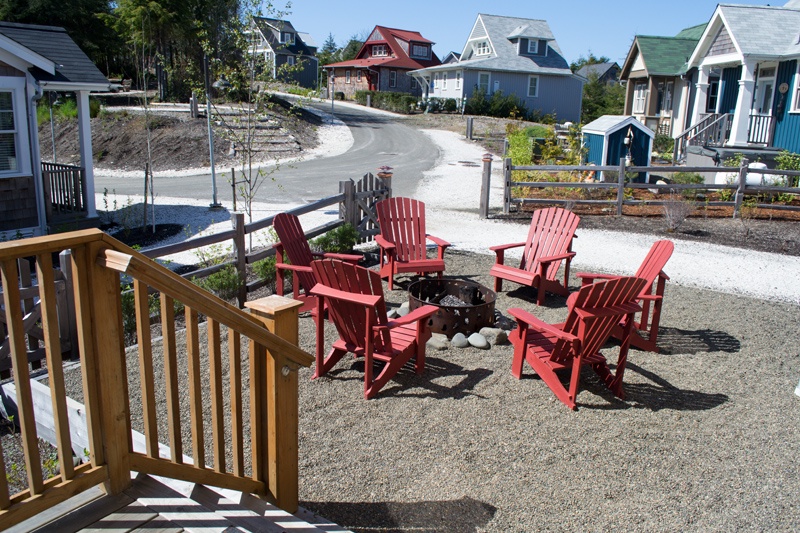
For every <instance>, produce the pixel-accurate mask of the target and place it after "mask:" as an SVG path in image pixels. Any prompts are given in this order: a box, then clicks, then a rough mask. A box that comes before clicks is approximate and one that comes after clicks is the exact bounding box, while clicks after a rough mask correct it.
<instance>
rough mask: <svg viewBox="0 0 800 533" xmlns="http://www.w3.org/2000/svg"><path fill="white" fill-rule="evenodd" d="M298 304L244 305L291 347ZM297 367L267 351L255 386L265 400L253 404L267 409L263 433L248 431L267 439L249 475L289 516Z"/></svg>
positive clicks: (294, 475)
mask: <svg viewBox="0 0 800 533" xmlns="http://www.w3.org/2000/svg"><path fill="white" fill-rule="evenodd" d="M302 305H303V304H302V303H301V302H298V301H296V300H291V299H289V298H284V297H283V296H278V295H275V294H273V295H272V296H268V297H266V298H261V299H259V300H255V301H253V302H247V304H246V306H247V307H248V308H249V309H250V313H251V314H252V315H253V316H255V317H256V318H257V319H258V320H260V321H261V322H263V323H264V325H265V326H266V328H267V329H268V330H269V331H270V332H271V333H274V334H275V335H277V336H278V337H281V338H282V339H285V340H287V341H289V342H291V343H292V344H294V345H297V344H298V342H299V337H298V318H297V315H298V311H299V309H300V307H301V306H302ZM250 346H251V348H250V350H251V354H253V353H254V352H253V350H255V349H256V348H255V343H254V342H251V343H250ZM297 368H298V367H297V365H296V364H294V363H292V362H290V361H289V360H288V359H287V358H286V357H285V356H284V355H283V354H282V353H274V352H272V351H271V350H267V352H266V372H263V371H262V372H261V374H262V377H263V376H264V374H266V387H265V388H262V387H258V388H259V389H260V390H261V391H262V392H263V393H265V394H266V396H267V398H259V399H258V402H257V404H256V405H257V406H259V407H261V408H266V410H267V412H266V417H264V416H263V414H262V416H260V417H258V419H259V420H261V421H262V422H263V421H264V420H265V419H266V423H267V428H266V431H264V428H256V427H253V428H252V431H254V432H256V431H257V430H260V431H259V433H260V435H261V436H262V437H264V438H266V440H267V442H266V445H267V446H266V447H267V460H266V462H263V463H261V465H262V471H261V472H253V474H254V476H256V477H258V478H259V479H262V480H263V481H265V482H266V484H267V489H268V492H269V494H271V495H272V497H274V498H275V501H276V502H277V504H278V507H280V508H281V509H283V510H285V511H288V512H290V513H294V512H297V501H298V482H297V480H298V475H299V474H298V470H299V468H298V462H299V460H298V399H297V395H298V392H297ZM251 372H252V369H251ZM250 408H251V409H253V406H251V407H250ZM253 459H254V460H255V457H254V458H253ZM261 459H263V458H261ZM254 465H255V462H254ZM254 469H255V466H254ZM263 470H266V472H264V471H263Z"/></svg>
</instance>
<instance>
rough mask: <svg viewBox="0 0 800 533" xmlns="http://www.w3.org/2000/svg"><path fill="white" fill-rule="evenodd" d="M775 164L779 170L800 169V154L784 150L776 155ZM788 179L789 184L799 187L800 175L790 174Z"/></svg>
mask: <svg viewBox="0 0 800 533" xmlns="http://www.w3.org/2000/svg"><path fill="white" fill-rule="evenodd" d="M775 164H776V168H777V169H779V170H800V154H795V153H792V152H790V151H789V150H783V151H781V153H780V154H778V155H777V156H776V157H775ZM786 181H787V183H788V184H789V186H791V187H797V182H798V177H797V176H788V177H787V179H786Z"/></svg>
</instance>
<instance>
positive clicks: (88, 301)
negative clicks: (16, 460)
mask: <svg viewBox="0 0 800 533" xmlns="http://www.w3.org/2000/svg"><path fill="white" fill-rule="evenodd" d="M67 249H68V250H71V255H72V258H73V261H72V267H71V268H72V279H73V289H74V305H75V315H76V317H77V330H78V331H77V337H78V349H79V354H80V358H81V363H82V365H81V369H82V380H83V381H82V388H83V397H84V411H85V416H86V427H87V433H88V437H87V440H88V447H87V448H88V450H87V451H88V459H89V461H88V462H86V463H84V464H80V465H79V466H77V467H75V466H73V464H74V463H73V457H72V451H71V450H72V448H73V447H72V446H71V437H70V431H71V429H73V428H71V426H70V420H69V418H68V414H67V401H66V386H65V380H64V373H63V370H62V364H61V348H60V340H59V334H58V324H57V317H56V299H57V298H56V292H55V288H54V287H55V285H54V274H53V264H52V255H53V254H54V253H56V252H61V251H62V250H67ZM24 257H34V258H35V263H36V275H37V277H38V281H39V287H40V292H39V297H40V303H41V323H42V330H43V332H44V337H45V341H44V346H45V351H46V364H47V369H48V373H49V374H48V379H49V388H50V397H51V399H52V412H53V418H54V420H55V434H56V448H57V450H58V472H59V473H58V474H57V475H55V476H53V477H50V478H49V479H43V474H42V457H40V453H39V447H38V438H37V429H36V422H37V421H36V415H35V412H34V406H33V400H32V392H31V389H32V387H31V382H30V374H29V370H28V364H27V363H28V362H27V357H26V346H25V332H24V330H23V317H22V307H21V304H20V302H21V298H22V297H21V295H20V290H19V285H20V281H19V275H18V269H17V261H18V260H19V259H20V258H24ZM0 273H1V274H2V285H3V304H4V307H5V314H6V324H7V329H8V336H9V341H10V348H11V358H12V373H13V378H14V385H15V389H16V391H15V393H16V397H17V408H18V415H17V419H16V423H18V425H19V427H20V434H21V440H22V445H23V448H24V455H25V467H26V471H27V487H28V488H27V489H25V490H22V491H21V492H17V493H16V494H10V491H9V482H8V480H7V477H6V469H7V466H6V461H5V460H4V459H3V457H2V450H0V465H3V466H0V468H2V469H3V470H2V471H0V524H3V525H4V526H11V525H14V524H17V523H19V522H21V521H22V520H25V519H26V518H28V517H31V516H33V515H35V514H37V513H40V512H42V511H43V510H45V509H47V508H49V507H51V506H53V505H55V504H57V503H59V502H61V501H64V500H66V499H68V498H69V497H71V496H73V495H75V494H78V493H80V492H82V491H84V490H87V489H88V488H90V487H93V486H95V485H98V484H104V486H105V487H106V490H107V491H109V492H110V493H119V492H120V491H122V490H124V489H125V488H126V487H127V486H129V485H130V483H131V472H132V471H136V472H141V473H146V474H155V475H159V476H165V477H170V478H175V479H181V480H184V481H189V482H196V483H202V484H208V485H214V486H220V487H225V488H230V489H234V490H240V491H243V492H248V493H255V494H259V495H262V496H264V497H266V498H268V499H271V500H274V501H275V502H276V503H277V504H278V505H279V506H280V507H282V508H284V509H286V510H288V511H290V512H294V511H295V510H296V508H297V468H298V466H297V465H298V458H297V431H298V429H297V372H296V370H297V369H298V368H299V366H301V365H303V366H308V365H310V364H311V362H312V361H313V358H312V357H311V356H310V355H309V354H307V353H305V352H304V351H302V350H301V349H300V348H298V347H297V312H296V310H297V307H296V305H295V303H294V302H293V301H291V300H285V299H282V298H279V297H269V298H268V299H265V301H259V302H253V303H251V306H252V307H253V308H254V309H253V311H254V312H253V313H250V314H248V313H246V312H244V311H242V310H240V309H238V308H236V307H235V306H232V305H229V304H227V303H226V302H223V301H222V300H219V299H218V298H216V297H214V296H212V295H211V294H209V293H207V292H205V291H204V290H202V289H199V288H198V287H197V286H195V285H193V284H192V283H190V282H188V281H186V280H184V279H183V278H181V277H180V276H178V275H176V274H174V273H172V272H170V271H169V270H167V269H166V268H163V267H161V266H159V265H158V264H156V263H155V262H154V261H152V260H150V259H148V258H147V257H145V256H143V255H142V254H140V253H137V252H136V251H134V250H132V249H130V248H128V247H126V246H125V245H123V244H121V243H119V242H118V241H116V240H114V239H113V238H111V237H109V236H107V235H106V234H104V233H102V232H100V231H98V230H85V231H80V232H73V233H66V234H60V235H57V236H48V237H37V238H33V239H26V240H21V241H13V242H9V243H3V244H0ZM121 275H125V276H127V277H128V278H130V279H131V280H132V282H133V286H134V292H135V315H136V322H137V340H138V354H137V355H136V356H135V357H133V358H132V359H131V360H132V361H134V362H133V363H131V364H135V365H138V367H139V372H138V375H139V379H138V382H139V383H140V385H138V387H137V388H138V389H139V390H135V389H133V388H132V386H131V383H135V382H136V381H137V380H129V378H128V376H129V372H128V365H129V363H128V362H126V351H125V349H124V343H123V341H124V339H123V328H122V312H123V311H122V305H121V301H122V300H121V293H120V276H121ZM151 289H152V290H155V291H157V294H158V296H156V297H155V298H156V299H157V301H158V304H155V302H154V297H153V296H150V295H149V294H148V293H149V292H150V291H151ZM275 299H277V300H275ZM178 302H180V303H178ZM180 306H183V307H184V309H183V312H184V314H185V320H186V343H185V346H186V348H185V349H183V350H179V349H178V346H179V344H178V342H177V340H176V328H175V321H174V315H175V313H176V308H180ZM154 307H159V308H160V315H161V326H162V331H161V335H162V341H161V343H160V346H161V347H162V349H161V350H158V349H155V350H154V343H153V342H152V339H151V334H150V316H151V313H152V312H153V308H154ZM201 316H204V317H206V319H207V320H206V323H205V333H204V332H203V328H202V327H201V325H200V320H199V318H200V317H201ZM273 332H277V333H278V335H280V336H278V335H276V334H275V333H273ZM243 337H244V338H243ZM202 340H206V342H202ZM223 341H227V352H228V356H227V358H223V356H222V351H223V346H224V344H225V343H224V342H223ZM205 346H207V348H206V349H204V348H203V347H205ZM244 346H247V347H248V351H247V357H243V355H242V351H243V349H244ZM162 352H163V357H161V355H160V354H161V353H162ZM128 357H132V356H130V355H129V356H128ZM223 359H226V361H224V362H223ZM159 365H162V366H160V367H159ZM226 367H227V368H226ZM223 368H225V371H224V372H223ZM162 369H163V370H162ZM204 369H205V370H204ZM243 370H244V372H243ZM223 375H227V376H228V378H227V386H224V383H223ZM245 375H246V376H249V377H248V378H247V379H248V380H247V382H244V378H243V376H245ZM187 376H188V384H185V383H183V381H184V380H186V379H187ZM156 384H159V385H162V387H156ZM129 386H131V389H132V390H129ZM184 387H185V388H188V401H187V399H186V398H182V396H183V395H182V394H180V393H181V391H182V390H183V388H184ZM247 389H249V393H248V392H247ZM135 397H140V398H141V399H140V400H137V401H136V402H132V401H131V398H135ZM203 397H206V398H210V403H211V408H210V414H209V413H208V412H206V413H205V414H204V413H203V402H202V398H203ZM226 398H227V402H225V399H226ZM223 402H224V403H223ZM132 404H135V405H132ZM224 404H227V405H224ZM133 407H135V408H136V409H139V408H140V409H141V418H140V419H139V418H136V419H135V421H134V419H133V417H132V415H131V410H132V408H133ZM162 408H163V409H162ZM246 412H249V421H248V423H245V420H244V413H246ZM140 420H141V428H142V432H143V433H144V437H145V442H146V445H145V450H144V451H134V446H133V443H132V437H131V430H132V426H133V425H139V421H140ZM182 420H184V421H185V420H189V421H190V423H189V427H190V435H185V434H184V432H183V431H182V427H181V421H182ZM207 421H208V422H207ZM248 433H249V443H250V453H251V461H250V465H251V466H250V467H249V468H247V467H246V464H245V456H244V450H245V443H246V439H247V438H248ZM159 442H168V443H169V451H168V452H167V453H165V452H163V451H162V452H159ZM206 443H208V444H206ZM207 449H208V450H210V454H208V456H207ZM226 451H228V452H230V457H232V461H230V462H227V461H226ZM184 452H187V454H188V455H190V456H191V457H192V463H191V464H189V463H188V462H184V460H183V454H184Z"/></svg>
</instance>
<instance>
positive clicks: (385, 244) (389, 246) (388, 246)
mask: <svg viewBox="0 0 800 533" xmlns="http://www.w3.org/2000/svg"><path fill="white" fill-rule="evenodd" d="M375 242H377V243H378V246H380V247H381V248H383V249H384V250H385V251H387V252H391V253H394V248H395V246H394V243H391V242H389V241H387V240H386V239H384V238H383V235H375Z"/></svg>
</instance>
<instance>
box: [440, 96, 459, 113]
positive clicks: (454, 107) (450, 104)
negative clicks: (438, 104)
mask: <svg viewBox="0 0 800 533" xmlns="http://www.w3.org/2000/svg"><path fill="white" fill-rule="evenodd" d="M442 109H443V110H444V112H445V113H455V112H456V111H458V102H456V100H455V98H447V99H445V101H444V105H443V106H442Z"/></svg>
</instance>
